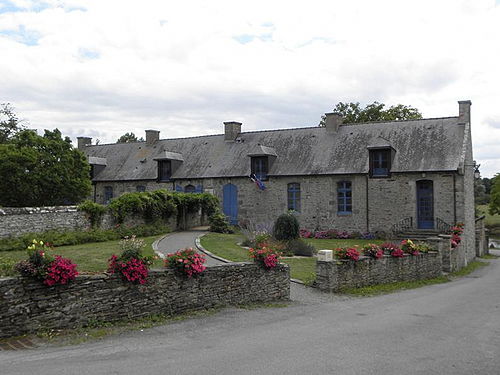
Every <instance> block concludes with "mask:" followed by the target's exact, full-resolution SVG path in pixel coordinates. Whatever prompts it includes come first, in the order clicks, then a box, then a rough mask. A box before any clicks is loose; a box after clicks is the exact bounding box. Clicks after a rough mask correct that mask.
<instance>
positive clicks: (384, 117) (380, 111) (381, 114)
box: [319, 102, 422, 126]
mask: <svg viewBox="0 0 500 375" xmlns="http://www.w3.org/2000/svg"><path fill="white" fill-rule="evenodd" d="M384 107H385V104H383V103H379V102H373V103H372V104H368V105H367V106H366V107H365V108H361V105H360V104H359V103H342V102H339V103H337V105H336V106H335V108H334V109H333V112H336V113H340V114H341V115H342V119H343V123H344V124H351V123H360V122H373V121H396V120H415V119H421V118H422V114H421V113H420V111H419V110H418V109H416V108H413V107H411V106H406V105H403V104H398V105H394V106H391V107H389V108H388V109H384ZM319 126H325V116H324V115H323V116H322V117H321V121H320V123H319Z"/></svg>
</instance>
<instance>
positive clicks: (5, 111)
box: [0, 103, 24, 143]
mask: <svg viewBox="0 0 500 375" xmlns="http://www.w3.org/2000/svg"><path fill="white" fill-rule="evenodd" d="M23 128H24V127H23V126H22V125H21V121H20V120H19V118H18V117H17V115H16V114H15V112H14V108H12V106H11V105H10V103H2V104H0V143H7V142H9V140H10V139H11V138H12V137H13V136H14V135H15V134H16V133H18V132H19V131H21V130H23Z"/></svg>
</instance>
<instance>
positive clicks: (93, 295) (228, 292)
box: [0, 263, 290, 337]
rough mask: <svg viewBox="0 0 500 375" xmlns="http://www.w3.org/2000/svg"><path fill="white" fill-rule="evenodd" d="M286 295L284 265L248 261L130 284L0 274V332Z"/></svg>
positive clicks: (161, 273) (160, 273)
mask: <svg viewBox="0 0 500 375" xmlns="http://www.w3.org/2000/svg"><path fill="white" fill-rule="evenodd" d="M289 297H290V282H289V269H288V266H286V265H279V266H278V267H277V268H276V269H274V270H271V271H266V270H264V269H262V268H261V267H259V266H257V265H255V264H253V263H233V264H226V265H222V266H214V267H209V268H207V269H206V270H205V272H203V273H202V274H201V275H199V276H198V277H196V278H192V279H186V278H182V277H178V276H176V275H175V274H174V272H173V271H172V270H170V269H165V270H151V271H150V275H149V279H148V283H147V284H145V285H131V284H129V283H125V282H123V281H122V280H121V279H120V278H119V277H118V276H115V275H112V276H107V275H83V276H78V277H77V278H76V280H75V281H74V282H72V283H71V284H69V285H60V286H55V287H46V286H44V285H43V284H41V283H40V282H37V281H33V280H30V279H24V278H20V277H15V278H4V279H0V337H9V336H15V335H21V334H25V333H29V332H35V331H37V330H40V329H61V328H75V327H80V326H85V325H86V324H88V322H89V321H96V320H97V321H103V322H112V321H117V320H122V319H129V318H140V317H145V316H148V315H153V314H167V315H170V314H178V313H182V312H185V311H189V310H198V309H206V308H210V307H216V306H225V305H236V304H246V303H253V302H270V301H276V300H288V299H289Z"/></svg>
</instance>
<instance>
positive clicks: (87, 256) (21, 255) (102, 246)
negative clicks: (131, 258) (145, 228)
mask: <svg viewBox="0 0 500 375" xmlns="http://www.w3.org/2000/svg"><path fill="white" fill-rule="evenodd" d="M158 238H159V236H151V237H143V238H142V240H144V242H145V243H146V246H145V248H144V250H143V255H145V256H153V255H154V251H153V248H152V246H151V245H152V244H153V242H154V241H155V240H157V239H158ZM119 242H120V241H118V240H116V241H106V242H96V243H87V244H82V245H72V246H61V247H57V248H54V250H53V251H52V252H51V253H52V254H54V255H61V256H63V257H65V258H69V259H71V260H72V261H73V262H74V263H76V264H77V265H78V271H79V272H103V271H106V270H107V268H108V259H109V258H110V257H111V255H113V254H117V255H118V254H119V253H120V246H119ZM0 257H1V258H3V259H10V260H13V261H15V262H16V263H17V262H18V261H20V260H22V259H26V258H27V255H26V251H25V250H22V251H21V250H16V251H2V252H0ZM153 267H162V261H161V260H160V259H158V260H155V262H154V263H153Z"/></svg>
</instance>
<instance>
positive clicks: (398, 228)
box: [392, 217, 413, 234]
mask: <svg viewBox="0 0 500 375" xmlns="http://www.w3.org/2000/svg"><path fill="white" fill-rule="evenodd" d="M412 228H413V218H412V217H407V218H405V219H403V220H401V221H400V222H399V223H396V224H393V225H392V233H394V234H397V233H402V232H404V231H407V230H410V229H412Z"/></svg>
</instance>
